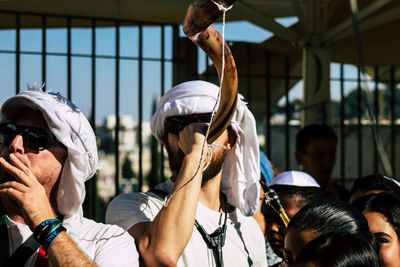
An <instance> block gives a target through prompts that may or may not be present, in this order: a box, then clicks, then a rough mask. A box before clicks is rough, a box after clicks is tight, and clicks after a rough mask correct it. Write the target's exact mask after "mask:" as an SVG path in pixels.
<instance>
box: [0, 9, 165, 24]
mask: <svg viewBox="0 0 400 267" xmlns="http://www.w3.org/2000/svg"><path fill="white" fill-rule="evenodd" d="M0 13H5V14H21V15H24V16H43V15H46V16H48V17H50V16H51V17H66V15H65V14H57V13H52V14H51V15H49V14H47V13H43V12H27V11H22V12H21V11H13V10H2V9H0ZM68 16H69V17H70V18H71V19H77V20H92V19H95V20H101V21H107V22H110V25H111V23H115V18H110V17H97V16H78V15H68ZM118 21H119V22H120V23H133V24H146V25H155V26H157V25H160V24H159V23H157V22H150V21H142V20H130V19H118Z"/></svg>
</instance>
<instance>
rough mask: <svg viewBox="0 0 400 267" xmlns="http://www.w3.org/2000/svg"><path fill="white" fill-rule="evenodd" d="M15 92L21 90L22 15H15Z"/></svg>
mask: <svg viewBox="0 0 400 267" xmlns="http://www.w3.org/2000/svg"><path fill="white" fill-rule="evenodd" d="M15 31H16V34H15V94H18V93H19V90H20V79H21V74H20V69H21V16H20V14H19V13H16V15H15Z"/></svg>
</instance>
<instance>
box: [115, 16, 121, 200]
mask: <svg viewBox="0 0 400 267" xmlns="http://www.w3.org/2000/svg"><path fill="white" fill-rule="evenodd" d="M119 129H120V121H119V21H116V25H115V140H114V157H115V194H116V195H118V194H119V193H120V190H119V176H120V174H119Z"/></svg>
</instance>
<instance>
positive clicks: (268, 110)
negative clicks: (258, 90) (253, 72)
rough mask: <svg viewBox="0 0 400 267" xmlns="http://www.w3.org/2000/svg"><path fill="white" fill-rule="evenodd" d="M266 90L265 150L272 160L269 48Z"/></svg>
mask: <svg viewBox="0 0 400 267" xmlns="http://www.w3.org/2000/svg"><path fill="white" fill-rule="evenodd" d="M265 90H266V92H265V103H266V105H265V108H266V110H265V114H266V129H265V152H266V154H267V156H268V158H269V159H270V160H271V53H270V50H269V49H267V50H266V51H265Z"/></svg>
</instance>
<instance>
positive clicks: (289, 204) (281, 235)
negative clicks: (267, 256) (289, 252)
mask: <svg viewBox="0 0 400 267" xmlns="http://www.w3.org/2000/svg"><path fill="white" fill-rule="evenodd" d="M297 198H298V196H296V195H281V196H279V199H280V201H281V203H282V206H283V208H284V209H285V211H286V214H287V215H288V217H289V219H290V218H292V217H293V216H294V215H295V214H296V213H297V212H298V211H299V210H300V209H301V207H299V206H298V205H297V203H298V202H297ZM264 216H265V221H266V227H265V235H266V237H267V239H268V243H269V244H270V245H271V247H272V250H273V251H274V252H275V254H276V255H278V256H279V257H281V258H282V257H283V247H284V241H285V234H286V227H285V225H284V223H283V222H282V219H281V218H280V217H279V215H278V214H277V213H276V212H275V211H274V210H273V209H272V208H271V207H270V206H267V207H266V208H265V209H264Z"/></svg>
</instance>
